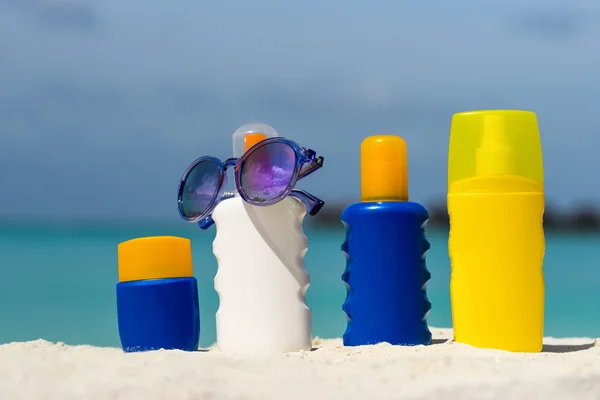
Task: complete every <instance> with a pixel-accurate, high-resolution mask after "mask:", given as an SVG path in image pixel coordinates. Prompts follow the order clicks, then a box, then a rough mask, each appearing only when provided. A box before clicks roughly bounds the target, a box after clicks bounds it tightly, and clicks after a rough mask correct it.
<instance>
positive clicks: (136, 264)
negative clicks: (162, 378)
mask: <svg viewBox="0 0 600 400" xmlns="http://www.w3.org/2000/svg"><path fill="white" fill-rule="evenodd" d="M118 251H119V283H118V284H117V319H118V324H119V336H120V338H121V345H122V346H123V350H124V351H126V352H136V351H147V350H159V349H166V350H169V349H177V350H186V351H196V350H197V349H198V341H199V339H200V314H199V309H198V283H197V282H196V278H194V276H193V271H192V249H191V246H190V241H189V239H184V238H180V237H174V236H155V237H144V238H137V239H132V240H128V241H126V242H123V243H121V244H119V246H118Z"/></svg>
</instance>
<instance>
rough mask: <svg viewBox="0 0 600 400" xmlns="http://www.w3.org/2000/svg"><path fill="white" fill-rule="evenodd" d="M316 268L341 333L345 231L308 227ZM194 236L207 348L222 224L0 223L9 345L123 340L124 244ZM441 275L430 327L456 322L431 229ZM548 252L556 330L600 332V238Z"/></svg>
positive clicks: (0, 275)
mask: <svg viewBox="0 0 600 400" xmlns="http://www.w3.org/2000/svg"><path fill="white" fill-rule="evenodd" d="M306 234H307V236H308V238H309V251H308V253H307V255H306V266H307V269H308V271H309V273H310V274H311V286H310V287H309V290H308V294H307V296H308V302H309V305H310V307H311V309H312V312H313V334H314V335H315V336H321V337H339V336H341V335H342V333H343V332H344V329H345V326H346V319H345V315H344V314H343V313H342V311H341V304H342V303H343V301H344V299H345V296H346V292H345V288H344V285H343V283H342V281H341V279H340V276H341V274H342V272H343V270H344V268H345V258H344V256H343V255H342V253H341V251H340V244H341V243H342V241H343V237H344V231H343V229H341V228H340V229H329V230H326V229H316V228H311V229H307V230H306ZM154 235H177V236H182V237H188V238H190V239H191V240H192V247H193V259H194V269H195V275H196V277H197V279H198V284H199V296H200V307H201V345H202V346H208V345H210V344H212V343H214V341H215V319H214V316H215V312H216V311H217V308H218V297H217V294H216V292H215V291H214V287H213V278H214V276H215V273H216V270H217V264H216V260H215V258H214V256H213V255H212V241H213V239H214V235H215V231H214V228H213V229H211V230H209V231H201V230H199V229H197V228H196V227H195V226H193V225H188V224H185V223H181V224H174V225H171V226H161V225H156V226H151V225H139V226H134V225H130V226H127V225H118V226H117V225H114V226H111V225H63V226H60V225H57V226H48V225H46V226H35V225H11V226H6V225H5V226H3V227H0V342H1V343H6V342H12V341H25V340H33V339H38V338H44V339H47V340H51V341H62V342H65V343H68V344H92V345H97V346H119V336H118V331H117V318H116V300H115V284H116V283H117V244H118V243H120V242H122V241H124V240H128V239H132V238H135V237H141V236H154ZM427 236H428V239H429V241H430V242H431V251H430V252H429V253H428V255H427V264H428V267H429V269H430V271H431V273H432V279H431V282H430V284H429V286H428V296H429V299H430V300H431V302H432V304H433V308H432V310H431V313H430V314H429V324H430V325H432V326H438V327H450V326H451V324H452V319H451V314H450V295H449V278H450V267H449V260H448V247H447V240H448V236H447V234H446V233H443V232H435V231H430V232H428V235H427ZM546 243H547V244H546V257H545V265H544V271H545V281H546V317H545V334H546V335H547V336H555V337H564V336H593V337H597V336H600V314H599V313H598V309H597V307H596V305H597V304H598V303H600V290H599V289H600V268H599V262H600V246H599V243H600V236H593V235H587V236H585V235H562V234H547V236H546Z"/></svg>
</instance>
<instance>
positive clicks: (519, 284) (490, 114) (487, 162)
mask: <svg viewBox="0 0 600 400" xmlns="http://www.w3.org/2000/svg"><path fill="white" fill-rule="evenodd" d="M448 213H449V216H450V239H449V242H448V251H449V255H450V260H451V268H452V275H451V279H450V297H451V303H452V319H453V325H454V340H455V341H457V342H462V343H466V344H469V345H472V346H475V347H483V348H493V349H499V350H508V351H516V352H539V351H541V349H542V340H543V328H544V277H543V271H542V265H543V259H544V247H545V240H544V230H543V226H542V219H543V214H544V172H543V164H542V148H541V144H540V135H539V131H538V124H537V118H536V115H535V114H534V113H532V112H528V111H515V110H491V111H472V112H464V113H458V114H455V115H454V116H453V118H452V127H451V131H450V147H449V156H448Z"/></svg>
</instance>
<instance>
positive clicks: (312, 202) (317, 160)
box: [177, 137, 325, 229]
mask: <svg viewBox="0 0 600 400" xmlns="http://www.w3.org/2000/svg"><path fill="white" fill-rule="evenodd" d="M272 143H281V144H285V145H288V146H290V147H291V148H292V150H294V154H295V157H296V160H295V161H296V162H295V165H294V171H293V173H292V177H291V179H290V182H289V184H288V186H287V187H286V188H285V190H284V191H283V192H282V193H281V194H280V195H279V196H277V197H275V198H274V199H271V200H269V201H266V202H256V201H254V200H252V199H250V198H249V197H248V196H247V195H246V193H245V192H244V188H243V187H242V185H241V179H242V170H243V166H244V164H245V162H246V161H247V160H248V158H250V157H252V154H253V153H255V152H256V151H257V150H259V149H260V148H261V147H263V146H267V145H269V144H272ZM323 160H324V159H323V157H317V155H316V153H315V151H314V150H311V149H307V148H304V147H302V146H300V145H298V144H297V143H296V142H294V141H292V140H289V139H286V138H282V137H273V138H269V139H265V140H263V141H261V142H259V143H257V144H255V145H254V146H252V147H251V148H250V149H248V151H246V152H245V153H244V154H243V155H242V157H240V158H229V159H227V160H225V161H221V160H220V159H218V158H216V157H212V156H204V157H200V158H198V159H197V160H195V161H194V162H192V163H191V164H190V165H189V166H188V167H187V169H186V170H185V172H184V174H183V176H182V178H181V181H180V182H179V188H178V191H177V208H178V210H179V215H180V216H181V218H183V219H184V220H185V221H187V222H190V223H198V226H200V228H201V229H208V228H209V227H210V226H211V225H212V224H213V223H214V221H213V219H212V217H211V215H212V212H213V211H214V209H215V207H216V206H217V204H219V203H220V202H221V201H222V200H225V199H228V198H231V197H234V196H235V193H231V192H227V193H226V192H225V186H226V183H227V169H228V168H229V167H233V168H234V177H235V187H236V189H237V191H238V193H239V195H240V197H241V198H242V199H243V200H244V201H246V202H247V203H248V204H251V205H253V206H261V207H265V206H270V205H273V204H275V203H278V202H280V201H281V200H283V199H284V198H286V197H287V196H290V197H295V198H297V199H299V200H301V201H302V202H303V203H304V204H305V205H306V209H307V211H308V213H309V214H310V215H316V214H317V213H318V212H319V211H320V210H321V208H322V207H323V205H324V204H325V202H323V201H322V200H321V199H319V198H317V197H315V196H313V195H312V194H310V193H308V192H305V191H304V190H300V189H294V186H295V185H296V183H297V182H298V180H300V179H302V178H305V177H306V176H308V175H310V174H312V173H313V172H315V171H316V170H317V169H319V168H321V167H322V166H323ZM204 161H211V162H214V163H215V164H216V165H217V166H218V170H217V173H218V174H219V176H218V178H217V187H216V189H215V194H214V196H213V198H212V200H211V202H210V203H209V205H208V206H207V207H206V211H205V212H204V213H202V214H200V215H198V216H196V217H188V216H186V215H185V214H184V212H183V189H184V187H185V184H186V182H187V179H188V178H189V175H190V173H191V172H192V171H193V170H194V168H196V167H197V166H198V164H200V163H202V162H204Z"/></svg>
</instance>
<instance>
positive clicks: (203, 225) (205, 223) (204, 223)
mask: <svg viewBox="0 0 600 400" xmlns="http://www.w3.org/2000/svg"><path fill="white" fill-rule="evenodd" d="M214 223H215V221H213V219H212V217H211V216H210V215H209V216H208V217H204V218H202V219H201V220H200V221H198V226H199V227H200V229H202V230H203V231H205V230H207V229H208V228H210V227H211V226H213V224H214Z"/></svg>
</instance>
